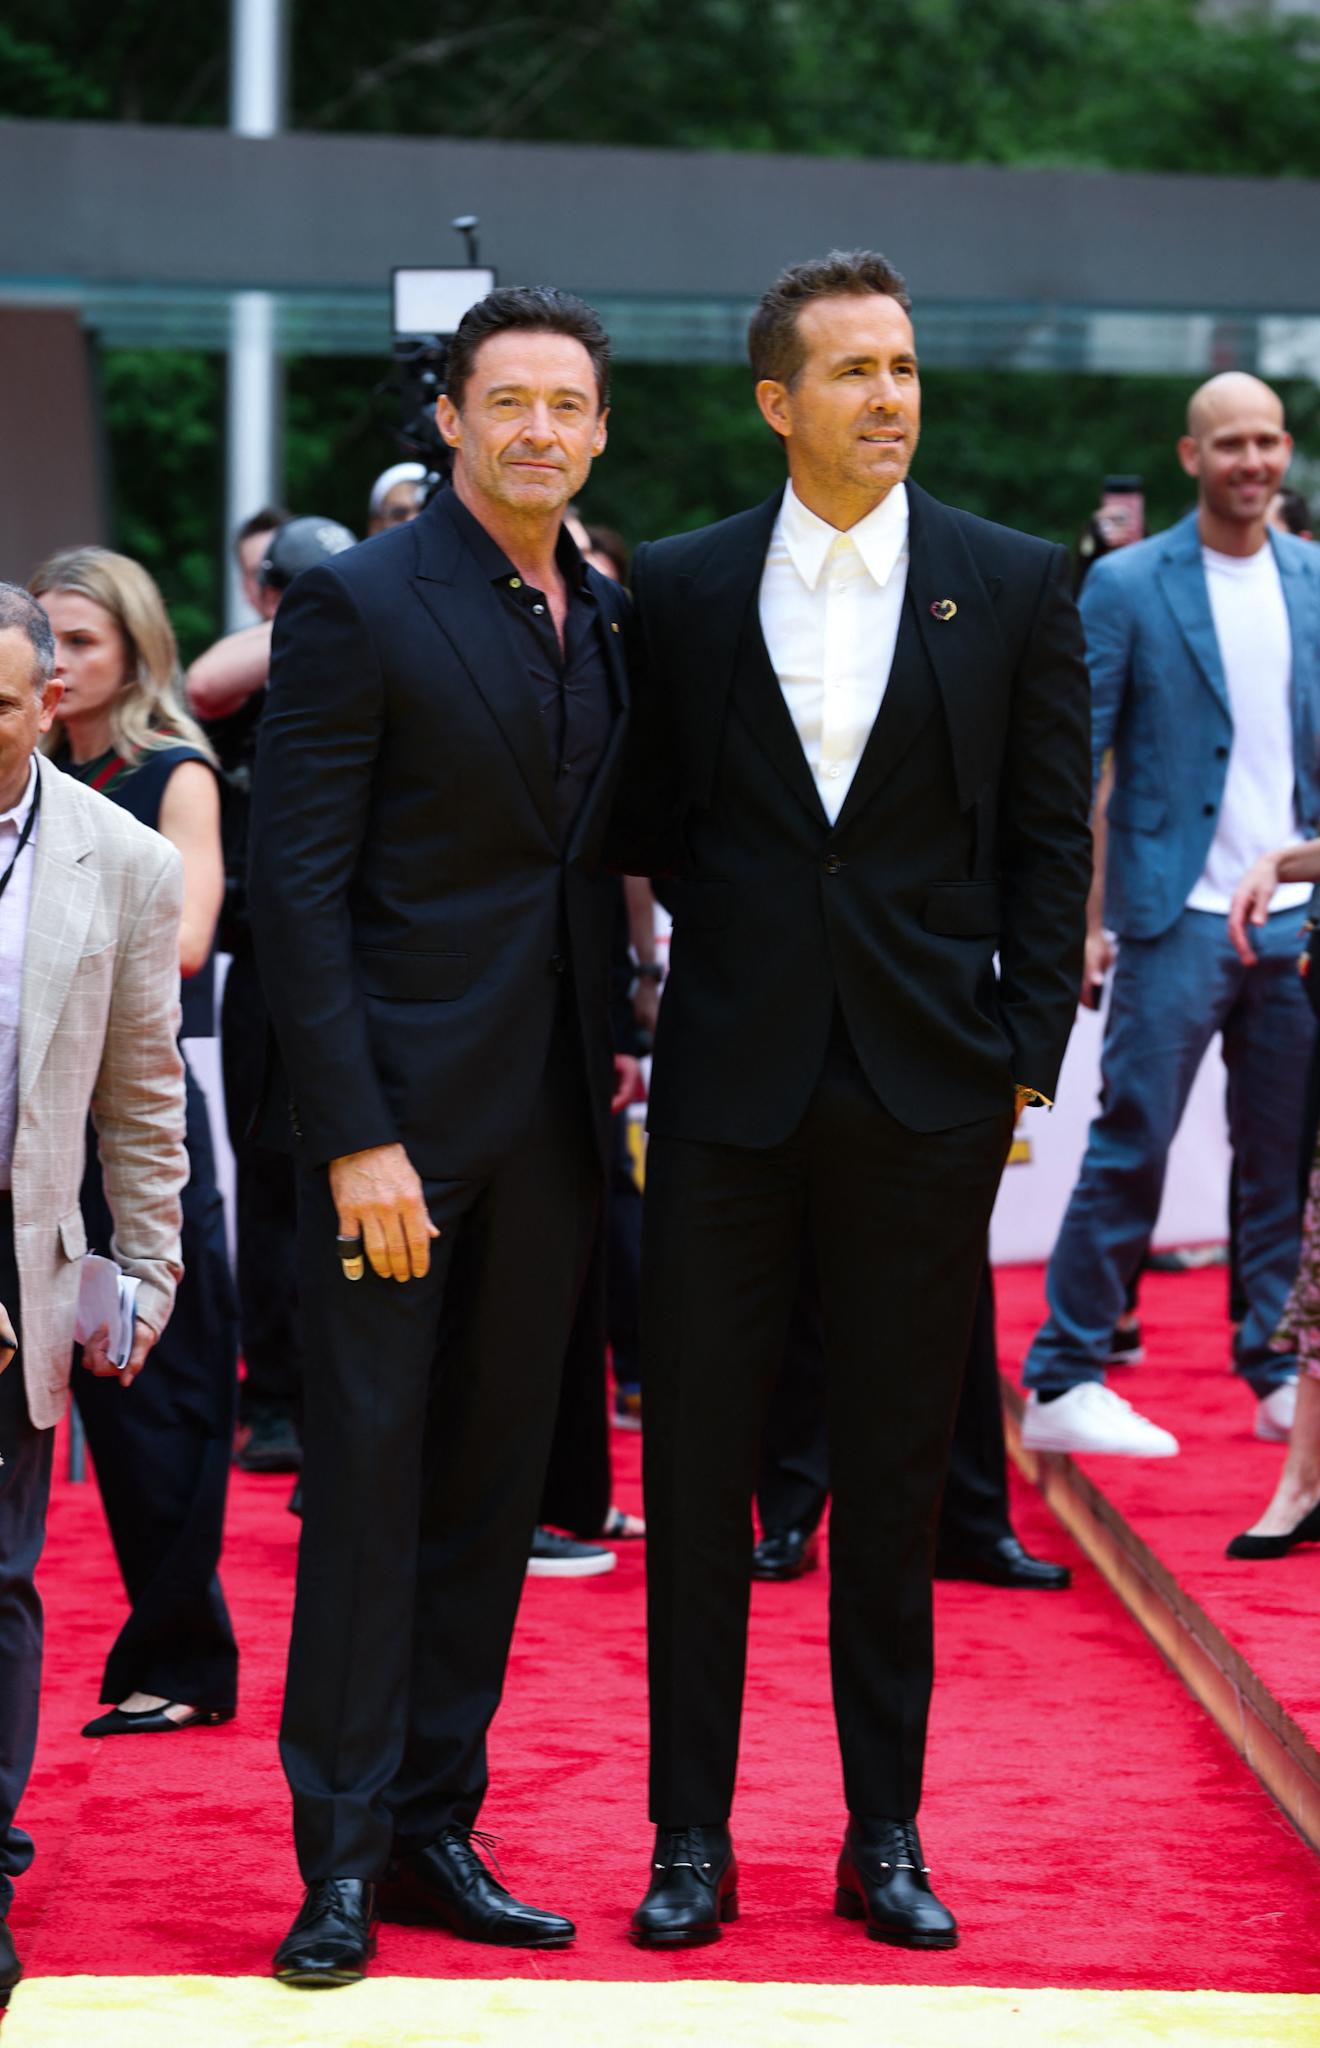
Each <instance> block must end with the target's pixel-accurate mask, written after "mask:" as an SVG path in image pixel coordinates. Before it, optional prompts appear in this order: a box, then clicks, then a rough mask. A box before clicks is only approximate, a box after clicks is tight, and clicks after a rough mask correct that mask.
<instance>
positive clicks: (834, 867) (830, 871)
mask: <svg viewBox="0 0 1320 2048" xmlns="http://www.w3.org/2000/svg"><path fill="white" fill-rule="evenodd" d="M842 866H843V862H842V861H841V860H840V859H839V856H838V854H837V853H827V854H826V856H825V872H826V874H827V875H837V874H838V872H839V869H840V868H841V867H842Z"/></svg>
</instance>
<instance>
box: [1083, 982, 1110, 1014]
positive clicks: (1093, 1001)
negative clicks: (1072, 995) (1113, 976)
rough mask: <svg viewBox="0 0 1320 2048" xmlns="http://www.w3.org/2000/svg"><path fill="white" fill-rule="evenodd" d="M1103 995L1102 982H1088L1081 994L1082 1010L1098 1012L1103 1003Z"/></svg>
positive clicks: (1103, 986)
mask: <svg viewBox="0 0 1320 2048" xmlns="http://www.w3.org/2000/svg"><path fill="white" fill-rule="evenodd" d="M1104 994H1105V985H1104V983H1103V981H1088V982H1087V984H1086V987H1085V988H1084V989H1083V990H1082V994H1081V1003H1082V1008H1083V1009H1084V1010H1098V1009H1099V1007H1100V1005H1101V1003H1102V1002H1103V1001H1104Z"/></svg>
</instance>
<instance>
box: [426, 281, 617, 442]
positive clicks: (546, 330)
mask: <svg viewBox="0 0 1320 2048" xmlns="http://www.w3.org/2000/svg"><path fill="white" fill-rule="evenodd" d="M517 330H521V331H522V332H524V333H532V334H566V335H567V336H568V337H569V339H570V340H571V341H580V342H581V343H582V346H583V348H584V349H585V350H586V352H587V354H588V355H589V356H590V357H591V367H592V369H593V370H594V371H595V374H596V396H597V398H598V399H599V401H600V406H601V410H602V412H603V411H604V409H605V407H606V406H607V405H608V404H609V402H610V338H609V336H608V334H606V332H605V329H604V328H603V327H602V326H601V324H600V315H599V314H598V313H597V312H596V309H595V307H594V306H589V305H588V304H587V302H586V300H585V299H578V298H574V296H573V294H572V292H561V291H558V290H556V288H555V287H554V286H553V285H548V284H520V285H506V286H504V287H502V288H501V289H500V290H499V291H493V292H487V294H486V296H485V298H484V299H478V300H477V303H476V305H475V306H469V307H468V310H467V312H466V313H465V314H464V315H463V318H462V319H461V320H460V321H459V323H458V332H457V333H456V334H455V336H454V338H453V340H452V341H451V342H450V344H449V353H448V355H447V357H446V359H445V390H446V392H447V393H448V395H449V398H450V401H451V403H452V404H454V405H456V406H459V407H461V406H462V403H463V393H464V392H465V391H466V390H467V385H468V379H469V377H470V376H471V375H472V372H473V369H474V368H475V366H476V360H477V350H478V349H479V348H480V347H481V344H482V342H483V341H489V340H490V338H491V336H492V335H493V334H508V333H510V332H513V331H517Z"/></svg>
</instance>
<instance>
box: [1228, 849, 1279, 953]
mask: <svg viewBox="0 0 1320 2048" xmlns="http://www.w3.org/2000/svg"><path fill="white" fill-rule="evenodd" d="M1278 886H1279V857H1278V855H1277V854H1276V853H1263V854H1262V855H1261V857H1260V859H1259V860H1258V861H1257V862H1256V864H1255V866H1254V867H1250V868H1248V869H1247V872H1246V874H1245V875H1244V876H1243V877H1242V880H1241V881H1240V882H1239V883H1238V885H1237V888H1236V889H1235V890H1234V892H1233V901H1232V902H1231V903H1230V904H1229V906H1228V936H1229V938H1230V939H1231V940H1232V941H1233V947H1234V951H1235V952H1236V953H1237V956H1238V959H1239V960H1240V961H1241V962H1242V964H1243V966H1244V967H1254V966H1255V964H1256V949H1255V947H1254V946H1253V945H1252V943H1251V936H1250V933H1249V932H1248V930H1247V927H1248V925H1253V924H1254V925H1262V924H1264V923H1265V922H1266V921H1267V919H1268V917H1269V914H1270V904H1271V903H1272V902H1273V900H1274V892H1275V890H1276V889H1277V888H1278Z"/></svg>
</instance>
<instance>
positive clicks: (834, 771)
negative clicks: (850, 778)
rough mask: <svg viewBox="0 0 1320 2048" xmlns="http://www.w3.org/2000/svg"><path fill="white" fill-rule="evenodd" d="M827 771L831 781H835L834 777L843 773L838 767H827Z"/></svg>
mask: <svg viewBox="0 0 1320 2048" xmlns="http://www.w3.org/2000/svg"><path fill="white" fill-rule="evenodd" d="M825 773H826V774H827V775H828V776H829V778H830V781H831V782H833V781H834V778H835V777H836V776H837V775H838V774H840V773H841V771H840V770H839V769H838V768H827V769H826V770H825Z"/></svg>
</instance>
